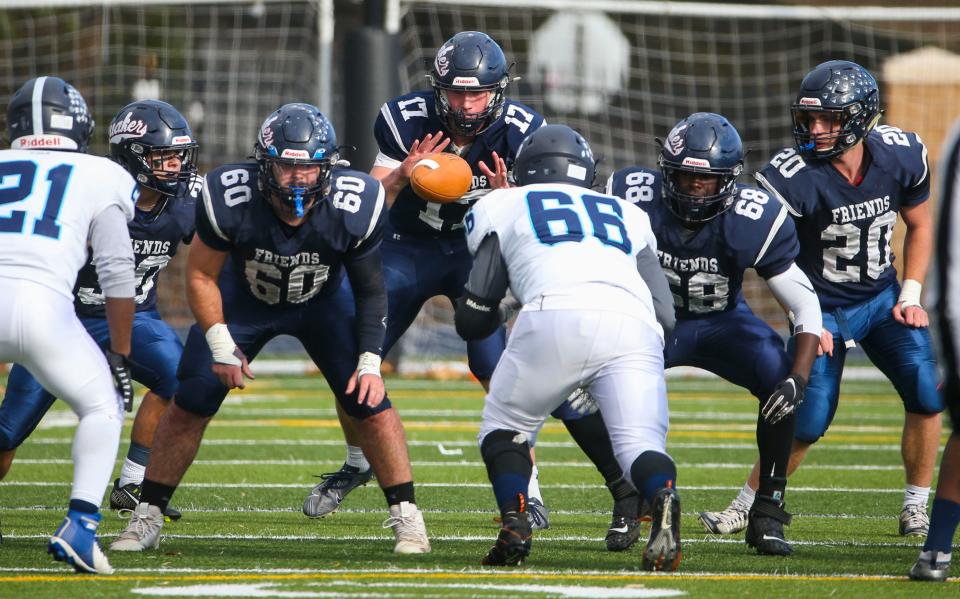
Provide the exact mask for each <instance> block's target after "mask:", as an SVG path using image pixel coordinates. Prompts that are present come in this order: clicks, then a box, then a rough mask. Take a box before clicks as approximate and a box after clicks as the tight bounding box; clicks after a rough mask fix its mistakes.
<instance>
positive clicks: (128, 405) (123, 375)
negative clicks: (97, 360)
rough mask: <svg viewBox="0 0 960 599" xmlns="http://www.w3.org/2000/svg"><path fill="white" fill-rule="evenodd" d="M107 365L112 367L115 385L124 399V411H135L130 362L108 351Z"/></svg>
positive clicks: (111, 371) (111, 372)
mask: <svg viewBox="0 0 960 599" xmlns="http://www.w3.org/2000/svg"><path fill="white" fill-rule="evenodd" d="M105 353H106V355H107V364H109V365H110V374H112V375H113V385H114V386H115V387H116V388H117V391H119V392H120V395H121V396H122V397H123V409H124V410H126V411H127V412H132V411H133V379H132V378H131V377H130V361H129V360H127V358H125V357H124V356H121V355H120V354H118V353H116V352H114V351H111V350H109V349H108V350H107V351H106V352H105Z"/></svg>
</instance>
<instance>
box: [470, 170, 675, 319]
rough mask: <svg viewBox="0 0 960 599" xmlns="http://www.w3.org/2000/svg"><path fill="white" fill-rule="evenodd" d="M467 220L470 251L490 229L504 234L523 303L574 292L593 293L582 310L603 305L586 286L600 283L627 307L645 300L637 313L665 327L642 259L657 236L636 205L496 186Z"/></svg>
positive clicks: (582, 191)
mask: <svg viewBox="0 0 960 599" xmlns="http://www.w3.org/2000/svg"><path fill="white" fill-rule="evenodd" d="M465 225H466V228H467V245H468V247H469V249H470V252H471V253H476V251H477V249H478V248H479V246H480V243H481V242H482V241H483V239H484V238H485V237H486V236H487V235H489V234H490V233H496V234H497V238H498V240H499V242H500V252H501V255H502V256H503V259H504V262H505V264H506V265H507V273H508V276H509V279H510V289H511V290H512V291H513V295H514V296H515V297H516V298H517V299H518V300H519V301H520V302H521V303H522V304H527V303H528V302H530V301H531V300H534V299H536V298H537V297H539V296H541V295H545V294H546V295H569V296H571V297H574V298H576V297H580V298H587V299H584V300H583V301H585V302H587V303H586V305H579V306H577V307H578V308H583V309H596V308H598V307H599V306H598V305H596V304H594V303H591V302H593V301H594V300H591V299H589V298H591V294H589V293H581V292H579V291H582V290H584V289H589V288H590V287H591V286H592V284H597V283H599V284H602V285H607V286H610V287H616V288H620V289H622V290H624V291H626V292H627V293H628V294H629V296H627V297H630V296H632V298H631V299H629V301H627V302H625V303H624V306H625V307H627V306H633V305H636V302H635V300H639V301H640V303H641V304H642V305H643V306H645V307H646V308H647V310H645V311H644V313H642V314H637V316H638V317H640V318H643V319H645V320H647V321H648V322H649V323H650V325H651V326H652V327H653V328H654V329H657V330H659V325H658V324H657V322H656V319H655V318H654V316H653V300H652V298H651V296H650V290H649V288H648V287H647V285H646V283H645V282H644V281H643V278H642V277H641V276H640V274H639V273H638V272H637V261H636V260H637V254H639V253H640V252H641V251H642V250H643V249H644V248H646V247H647V246H650V247H651V248H652V249H653V250H654V251H656V249H657V240H656V239H655V238H654V236H653V232H652V231H651V230H650V220H649V219H648V218H647V215H646V214H644V213H643V211H642V210H638V209H637V208H636V206H631V205H630V204H628V203H626V202H624V201H623V200H621V199H620V198H615V197H612V196H609V195H604V194H601V193H598V192H596V191H593V190H592V189H586V188H583V187H576V186H573V185H566V184H557V183H542V184H537V185H527V186H525V187H515V188H511V189H497V190H494V191H492V192H490V193H489V194H487V195H486V196H485V197H484V198H483V199H481V200H480V201H479V202H477V203H476V204H475V205H474V206H473V208H472V209H471V210H470V212H469V213H468V214H467V217H466V219H465ZM608 297H609V298H610V301H611V303H616V301H617V299H616V297H614V296H608ZM567 307H572V306H567ZM631 312H632V310H631Z"/></svg>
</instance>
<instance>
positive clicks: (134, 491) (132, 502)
mask: <svg viewBox="0 0 960 599" xmlns="http://www.w3.org/2000/svg"><path fill="white" fill-rule="evenodd" d="M138 505H140V485H139V484H138V483H127V484H125V485H123V486H122V487H121V486H120V479H119V478H116V479H114V480H113V490H112V491H110V509H111V510H130V511H133V510H135V509H137V506H138ZM182 516H183V514H181V513H180V510H178V509H176V508H173V507H170V506H167V509H166V510H164V512H163V519H164V521H166V522H175V521H177V520H179V519H180V518H181V517H182Z"/></svg>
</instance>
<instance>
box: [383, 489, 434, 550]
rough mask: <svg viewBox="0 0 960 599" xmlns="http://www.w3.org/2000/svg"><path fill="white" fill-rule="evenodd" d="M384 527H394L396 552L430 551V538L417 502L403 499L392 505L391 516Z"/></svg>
mask: <svg viewBox="0 0 960 599" xmlns="http://www.w3.org/2000/svg"><path fill="white" fill-rule="evenodd" d="M383 527H384V528H392V529H393V534H394V536H395V537H396V538H397V544H396V545H395V546H394V547H393V552H394V553H430V540H429V539H427V527H426V525H425V524H424V523H423V514H421V513H420V510H419V509H417V504H415V503H410V502H409V501H401V502H400V503H399V504H398V505H391V506H390V517H389V518H387V519H386V520H384V521H383Z"/></svg>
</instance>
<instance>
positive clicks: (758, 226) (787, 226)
mask: <svg viewBox="0 0 960 599" xmlns="http://www.w3.org/2000/svg"><path fill="white" fill-rule="evenodd" d="M723 224H724V237H725V239H726V243H727V244H728V245H729V247H730V249H731V250H733V252H734V253H735V254H736V255H737V256H738V258H739V259H738V262H739V263H740V266H741V267H742V268H751V267H753V266H754V265H755V264H756V263H758V262H760V261H768V260H766V258H768V257H769V256H768V255H770V256H772V255H773V254H777V255H778V256H780V255H783V257H784V259H786V260H787V261H791V260H793V257H794V256H795V255H796V247H795V245H796V229H795V226H794V223H793V219H792V218H790V214H789V211H788V209H787V206H785V205H784V204H782V203H781V202H779V201H777V200H776V198H774V197H771V195H770V194H769V193H767V192H766V191H765V190H763V189H759V188H756V187H752V186H747V185H742V186H738V189H737V198H736V199H735V200H734V204H733V207H732V208H731V209H730V210H729V211H728V212H726V213H724V223H723Z"/></svg>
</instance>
